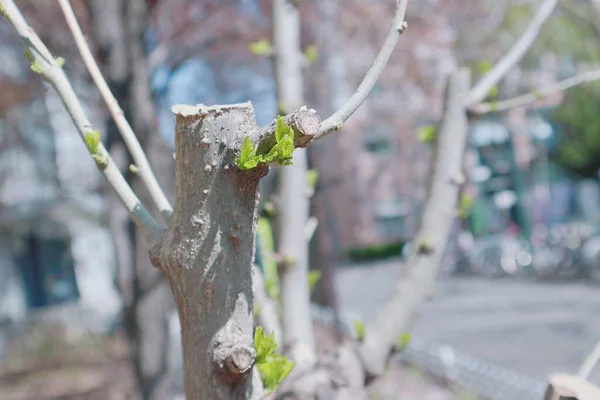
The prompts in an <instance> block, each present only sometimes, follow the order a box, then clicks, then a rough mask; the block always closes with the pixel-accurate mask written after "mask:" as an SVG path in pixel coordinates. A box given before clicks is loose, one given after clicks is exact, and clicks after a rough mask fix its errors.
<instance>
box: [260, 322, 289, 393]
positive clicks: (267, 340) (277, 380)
mask: <svg viewBox="0 0 600 400" xmlns="http://www.w3.org/2000/svg"><path fill="white" fill-rule="evenodd" d="M254 348H255V350H256V366H257V368H258V372H259V373H260V377H261V379H262V381H263V386H264V388H265V391H266V392H267V393H270V392H272V391H273V390H275V389H277V387H278V386H279V384H281V382H282V381H283V380H284V379H285V377H286V376H288V374H289V373H290V372H291V371H292V369H293V368H294V366H295V363H294V362H292V361H290V360H289V359H288V358H287V357H285V356H282V355H281V354H277V353H275V350H276V349H277V343H276V342H275V334H274V333H271V334H270V335H267V334H266V333H265V331H264V330H263V328H262V327H261V326H259V327H257V328H256V330H255V331H254Z"/></svg>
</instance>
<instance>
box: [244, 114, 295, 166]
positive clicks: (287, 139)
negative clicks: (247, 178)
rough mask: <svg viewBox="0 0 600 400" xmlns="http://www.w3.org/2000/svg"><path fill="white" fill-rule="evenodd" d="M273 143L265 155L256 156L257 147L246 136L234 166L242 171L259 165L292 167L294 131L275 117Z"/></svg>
mask: <svg viewBox="0 0 600 400" xmlns="http://www.w3.org/2000/svg"><path fill="white" fill-rule="evenodd" d="M275 142H276V143H275V145H274V146H273V147H271V150H269V152H268V153H267V154H256V151H257V146H256V145H255V144H253V143H252V141H251V140H250V137H249V136H246V139H245V140H244V143H243V145H242V149H241V151H240V155H239V157H238V158H237V160H236V165H237V166H238V168H239V169H242V170H248V169H252V168H255V167H256V166H257V165H258V164H259V163H265V164H271V163H275V164H279V165H292V153H293V152H294V130H293V129H292V127H291V126H289V125H287V124H286V123H285V122H284V121H283V118H282V117H277V123H276V125H275Z"/></svg>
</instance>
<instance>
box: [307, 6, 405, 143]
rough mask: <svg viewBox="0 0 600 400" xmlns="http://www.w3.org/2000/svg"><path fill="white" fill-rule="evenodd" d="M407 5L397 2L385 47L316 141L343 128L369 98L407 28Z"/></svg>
mask: <svg viewBox="0 0 600 400" xmlns="http://www.w3.org/2000/svg"><path fill="white" fill-rule="evenodd" d="M407 3H408V0H397V3H396V12H395V13H394V20H393V21H392V27H391V28H390V30H389V32H388V34H387V37H386V39H385V42H384V44H383V47H382V48H381V50H380V51H379V54H378V55H377V58H375V61H374V62H373V65H372V66H371V68H370V69H369V71H368V72H367V74H366V75H365V78H364V79H363V81H362V82H361V83H360V85H359V86H358V89H356V92H354V94H353V95H352V96H350V98H349V99H348V101H347V102H346V103H345V104H344V105H343V106H342V107H340V109H339V110H337V111H336V112H335V113H334V114H333V115H332V116H331V117H329V118H327V119H326V120H325V121H323V122H322V123H321V125H320V127H319V133H318V134H317V135H316V137H315V139H320V138H323V137H325V136H327V135H328V134H329V133H331V132H333V131H336V130H339V129H340V128H341V127H342V124H343V123H344V122H346V121H347V120H348V118H350V117H351V116H352V114H354V112H355V111H356V110H357V109H358V107H360V105H361V104H362V103H363V101H364V100H365V98H366V97H367V96H368V94H369V92H371V89H372V88H373V86H374V85H375V82H377V79H378V78H379V76H380V75H381V73H382V72H383V69H384V68H385V66H386V64H387V63H388V61H389V59H390V57H391V56H392V52H393V51H394V48H395V47H396V43H398V38H399V37H400V35H401V34H402V32H404V31H405V30H406V28H407V24H406V21H405V20H404V16H405V15H406V5H407Z"/></svg>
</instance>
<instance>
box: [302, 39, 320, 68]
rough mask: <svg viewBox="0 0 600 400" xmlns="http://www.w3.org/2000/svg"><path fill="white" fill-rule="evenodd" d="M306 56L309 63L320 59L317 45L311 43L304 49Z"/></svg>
mask: <svg viewBox="0 0 600 400" xmlns="http://www.w3.org/2000/svg"><path fill="white" fill-rule="evenodd" d="M304 57H305V58H306V61H308V63H309V64H312V63H314V62H315V61H317V60H318V59H319V53H318V52H317V46H315V45H314V44H311V45H310V46H307V47H306V49H304Z"/></svg>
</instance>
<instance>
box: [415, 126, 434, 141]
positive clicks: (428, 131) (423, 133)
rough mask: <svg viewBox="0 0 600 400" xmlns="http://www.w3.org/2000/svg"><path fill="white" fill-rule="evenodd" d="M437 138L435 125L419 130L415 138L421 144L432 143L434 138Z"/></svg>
mask: <svg viewBox="0 0 600 400" xmlns="http://www.w3.org/2000/svg"><path fill="white" fill-rule="evenodd" d="M436 137H437V126H435V125H427V126H424V127H421V128H419V131H418V132H417V138H418V139H419V142H423V143H433V142H434V141H435V138H436Z"/></svg>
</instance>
